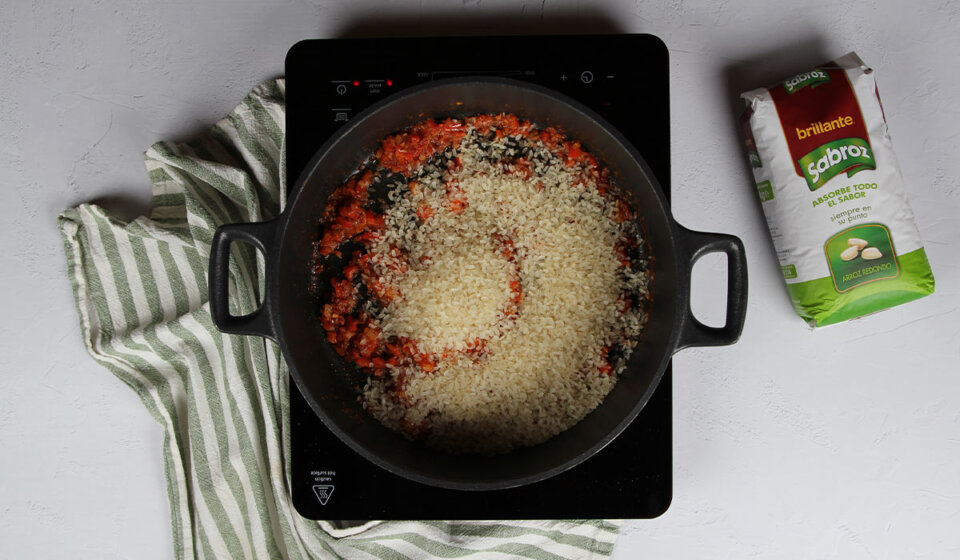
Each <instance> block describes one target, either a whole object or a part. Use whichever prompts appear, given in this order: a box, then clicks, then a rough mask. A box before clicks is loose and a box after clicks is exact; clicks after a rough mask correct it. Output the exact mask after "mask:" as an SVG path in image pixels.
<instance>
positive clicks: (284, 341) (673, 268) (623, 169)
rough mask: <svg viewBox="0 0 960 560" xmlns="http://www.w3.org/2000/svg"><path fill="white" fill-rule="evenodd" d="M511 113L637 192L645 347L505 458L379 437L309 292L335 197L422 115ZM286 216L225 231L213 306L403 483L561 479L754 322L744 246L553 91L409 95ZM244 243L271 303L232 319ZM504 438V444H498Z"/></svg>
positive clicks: (396, 100) (501, 82) (346, 132)
mask: <svg viewBox="0 0 960 560" xmlns="http://www.w3.org/2000/svg"><path fill="white" fill-rule="evenodd" d="M502 112H507V113H514V114H516V115H518V116H519V117H521V118H523V119H527V120H530V121H533V122H535V123H538V124H540V125H544V126H553V127H556V128H558V129H560V130H561V131H563V132H564V133H566V134H567V135H568V136H570V137H571V138H574V139H576V140H579V141H580V142H581V143H582V144H583V146H584V147H585V149H587V150H588V151H589V152H590V153H592V154H593V155H594V156H596V157H597V158H598V160H599V161H600V162H601V164H603V165H605V166H606V167H607V168H608V169H609V170H610V172H611V176H612V177H613V179H614V182H615V183H616V184H617V185H618V186H619V187H620V188H621V189H623V190H626V191H628V192H629V193H630V195H631V196H632V198H633V202H634V204H635V205H636V208H637V210H638V213H639V216H640V218H639V219H640V221H641V222H642V227H643V230H644V231H645V232H646V237H647V239H648V242H649V245H650V251H651V253H652V255H653V258H654V266H653V272H654V285H653V302H652V304H651V306H650V309H649V315H650V318H649V322H648V324H647V327H646V330H645V333H644V336H643V341H642V343H641V344H640V345H639V346H638V347H637V349H636V350H635V351H634V353H633V355H632V356H631V358H630V360H629V362H628V365H627V369H626V371H624V372H623V374H622V375H621V377H620V380H619V382H618V383H617V385H616V386H615V387H614V389H613V391H612V392H611V393H610V394H609V395H608V396H607V398H606V399H605V400H604V401H603V403H602V404H601V405H600V406H599V407H598V408H597V409H596V410H594V411H593V412H591V413H590V414H589V415H588V416H587V417H586V418H584V419H583V420H582V421H581V422H580V423H578V424H576V425H575V426H573V427H572V428H570V429H569V430H567V431H565V432H563V433H561V434H559V435H557V436H556V437H554V438H552V439H550V440H548V441H546V442H544V443H542V444H540V445H537V446H534V447H528V448H523V449H518V450H515V451H512V452H510V453H507V454H503V455H497V456H477V455H452V454H448V453H444V452H442V451H438V450H435V449H432V448H429V447H427V446H425V445H423V444H422V443H417V442H410V441H408V440H406V439H404V438H403V437H402V436H400V435H398V434H396V433H394V432H392V431H390V430H388V429H387V428H385V427H383V426H382V425H381V424H380V423H379V422H378V421H377V420H376V419H374V418H373V417H372V416H370V415H368V414H367V413H366V412H365V411H364V410H363V409H362V407H361V406H360V405H359V403H358V402H357V393H356V389H355V384H356V372H354V371H352V369H351V368H350V367H348V366H347V365H346V364H345V363H344V361H343V360H342V358H340V356H338V355H337V354H336V352H335V351H334V350H333V348H332V347H331V346H330V345H329V344H328V343H327V342H326V337H325V333H324V331H323V329H322V327H321V326H320V322H319V320H318V319H317V314H318V310H319V309H318V303H317V301H316V300H315V297H314V296H312V295H311V291H310V283H311V277H310V276H311V272H310V263H311V258H312V250H313V247H312V243H313V241H314V240H316V239H317V237H318V222H319V218H320V214H321V212H322V210H323V207H324V204H325V203H326V201H327V198H328V196H329V195H330V193H331V192H332V191H333V190H334V189H335V188H336V187H337V186H339V185H340V184H341V183H342V182H343V181H344V179H345V178H346V177H347V176H349V175H350V174H351V173H353V172H354V171H356V170H357V168H358V167H359V166H360V164H361V163H362V162H363V161H364V160H365V159H367V158H368V157H369V156H370V155H371V154H372V153H373V151H374V150H375V148H376V147H377V145H378V144H379V142H380V141H381V140H382V139H383V138H384V137H386V136H388V135H390V134H391V133H394V132H397V131H399V130H400V129H403V128H405V127H407V126H410V125H412V124H414V123H416V122H418V121H421V120H423V119H425V118H428V117H432V118H435V119H440V118H445V117H464V116H469V115H473V114H478V113H502ZM294 190H295V192H294V193H293V195H292V197H291V199H290V201H289V204H288V206H287V208H286V209H285V210H284V212H283V213H282V214H281V216H280V217H279V218H277V219H275V220H273V221H270V222H263V223H248V224H232V225H226V226H223V227H221V228H219V229H218V230H217V233H216V235H215V236H214V240H213V248H212V254H211V261H210V277H209V278H210V304H211V312H212V314H213V319H214V322H215V323H216V325H217V327H219V328H220V330H222V331H223V332H226V333H234V334H245V335H257V336H264V337H268V338H271V339H273V340H275V341H276V342H277V343H279V344H280V347H281V348H282V350H283V355H284V357H285V358H286V361H287V365H288V366H289V369H290V372H291V375H292V376H293V379H294V381H295V382H296V384H297V386H298V387H299V389H300V391H301V392H302V393H303V396H304V397H306V400H307V401H308V402H309V403H310V406H311V407H312V408H313V410H314V411H315V412H316V414H317V415H318V416H319V417H320V419H321V420H322V421H323V423H324V424H325V425H326V426H327V427H328V428H329V429H330V430H331V431H333V432H334V433H335V434H336V435H337V436H339V438H340V439H341V440H343V441H344V442H345V443H346V444H347V445H349V446H350V447H351V448H353V449H354V450H355V451H356V452H357V453H360V454H361V455H363V456H364V457H366V458H367V459H369V460H370V461H373V462H374V463H376V464H377V465H379V466H381V467H383V468H385V469H387V470H389V471H391V472H394V473H396V474H398V475H401V476H404V477H406V478H409V479H412V480H415V481H418V482H422V483H425V484H430V485H433V486H439V487H444V488H452V489H461V490H491V489H502V488H510V487H514V486H520V485H523V484H529V483H533V482H536V481H539V480H543V479H545V478H548V477H550V476H553V475H556V474H559V473H561V472H563V471H565V470H567V469H569V468H571V467H573V466H575V465H577V464H579V463H580V462H582V461H584V460H586V459H588V458H589V457H590V456H591V455H593V454H594V453H596V452H597V451H599V450H600V449H602V448H603V447H604V446H605V445H607V444H608V443H610V441H612V440H613V438H615V437H617V435H618V434H620V432H622V431H623V430H624V428H626V427H627V425H629V424H630V422H631V421H633V419H634V418H635V417H636V416H637V414H638V413H639V412H640V410H641V409H642V408H643V406H644V405H645V404H646V403H647V401H648V400H649V398H650V396H651V395H652V394H653V391H654V389H656V387H657V384H658V383H659V382H660V378H661V377H662V376H663V371H664V369H665V368H666V365H667V363H668V361H669V360H670V358H671V356H672V355H673V354H674V353H675V352H677V351H678V350H681V349H683V348H686V347H690V346H717V345H726V344H732V343H734V342H736V340H737V338H738V337H739V336H740V331H741V330H742V328H743V321H744V315H745V312H746V296H747V269H746V259H745V256H744V250H743V244H742V243H741V242H740V240H739V239H738V238H736V237H733V236H730V235H723V234H718V233H702V232H695V231H691V230H688V229H686V228H684V227H682V226H680V225H679V224H677V222H676V221H674V219H673V217H672V216H671V215H670V211H669V209H668V207H667V202H666V200H665V198H664V195H663V192H662V191H661V189H660V187H659V185H658V184H657V182H656V180H655V178H654V176H653V174H652V173H651V172H650V169H649V168H648V167H647V165H646V163H645V162H644V161H643V158H642V157H641V156H640V154H639V153H637V151H636V150H635V149H634V148H633V146H631V145H630V143H629V142H628V141H627V140H626V139H625V138H624V137H623V135H621V134H620V133H619V132H617V131H616V130H615V129H614V128H613V127H612V126H611V125H610V124H608V123H607V122H605V121H604V120H603V119H602V118H600V117H599V116H598V115H597V114H596V113H594V112H593V111H591V110H589V109H587V108H586V107H584V106H582V105H581V104H579V103H577V102H576V101H574V100H572V99H569V98H567V97H565V96H563V95H561V94H559V93H556V92H553V91H551V90H548V89H545V88H542V87H537V86H534V85H531V84H527V83H523V82H518V81H513V80H507V79H498V78H466V79H453V80H443V81H437V82H433V83H430V84H426V85H423V86H420V87H414V88H410V89H407V90H404V91H402V92H400V93H398V94H395V95H393V96H391V97H390V98H388V99H385V100H384V101H383V102H381V103H379V104H377V105H375V106H373V107H371V108H369V109H368V110H366V111H364V112H363V113H361V114H359V115H358V116H357V117H356V118H355V119H353V120H352V121H350V123H349V124H347V125H344V127H343V128H342V129H341V130H340V131H339V132H338V133H337V134H336V135H334V136H333V137H332V138H330V140H328V141H327V142H326V143H325V144H324V145H323V147H322V148H320V150H319V151H318V152H317V155H316V156H315V157H314V159H313V161H312V162H311V163H310V165H309V166H308V167H307V169H306V171H305V172H304V173H303V175H301V177H300V178H299V179H298V180H297V183H296V184H295V185H294ZM234 241H244V242H248V243H252V244H253V245H255V246H256V247H257V248H258V249H259V250H260V251H261V252H263V254H264V256H265V262H266V290H265V294H264V297H263V304H262V306H261V307H260V308H259V309H258V310H257V311H256V312H254V313H251V314H250V315H246V316H243V317H235V316H232V315H230V312H229V306H228V280H229V272H228V267H227V266H228V260H229V254H230V244H231V243H232V242H234ZM710 252H723V253H726V255H727V265H728V266H727V270H728V281H727V286H728V294H727V313H726V324H725V326H723V327H721V328H714V327H708V326H705V325H703V324H702V323H701V322H699V321H698V320H697V319H696V318H694V316H693V315H692V313H691V311H690V273H691V269H692V268H693V263H694V262H695V261H696V260H697V259H698V258H699V257H700V256H702V255H704V254H706V253H710ZM491 437H496V434H491Z"/></svg>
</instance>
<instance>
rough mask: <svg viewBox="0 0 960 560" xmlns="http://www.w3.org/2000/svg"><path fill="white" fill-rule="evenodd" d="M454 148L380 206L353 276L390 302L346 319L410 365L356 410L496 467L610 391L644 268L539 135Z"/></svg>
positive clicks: (476, 135)
mask: <svg viewBox="0 0 960 560" xmlns="http://www.w3.org/2000/svg"><path fill="white" fill-rule="evenodd" d="M462 134H463V135H462V138H460V139H459V142H454V143H453V144H452V145H451V146H450V147H449V148H447V149H446V151H445V152H444V153H443V155H442V158H441V159H442V160H443V161H444V162H446V164H444V165H424V166H421V167H418V168H416V170H414V171H411V172H409V175H410V178H409V181H408V184H407V185H404V186H403V187H398V188H394V189H392V190H391V191H390V192H389V195H388V196H389V202H388V204H387V205H386V208H385V210H384V212H383V227H382V228H380V229H378V230H377V234H376V235H375V236H371V239H370V241H369V243H368V245H369V248H368V253H367V257H366V259H367V261H366V262H367V263H368V264H367V268H366V269H365V270H364V272H363V273H362V275H363V276H362V277H363V278H364V281H366V282H371V281H373V280H375V281H377V282H380V285H381V286H386V288H383V290H382V291H383V292H389V294H390V295H389V296H384V297H382V298H380V299H379V300H378V298H375V297H371V298H368V299H366V300H365V301H364V302H363V303H362V305H361V304H358V305H360V306H361V307H362V309H361V313H362V314H364V315H365V316H366V317H367V318H368V319H369V325H368V326H367V327H365V329H369V332H372V333H376V334H377V336H378V340H384V341H405V344H406V346H405V347H406V348H408V349H411V348H415V355H418V356H421V359H406V360H393V361H392V363H386V364H385V366H384V367H383V368H382V369H381V370H379V371H377V372H376V373H378V374H376V375H370V376H369V377H368V380H367V383H366V385H365V387H363V390H362V394H361V396H360V398H361V402H362V404H363V406H364V408H365V409H366V410H367V411H369V412H370V413H371V414H372V415H373V416H375V417H376V418H377V419H379V420H380V421H381V422H382V423H384V424H385V425H386V426H388V427H390V428H392V429H394V430H396V431H399V432H401V433H404V434H406V435H408V436H410V437H415V438H419V439H423V440H425V441H426V443H427V444H429V445H434V446H437V447H440V448H443V449H445V450H448V451H452V452H457V453H500V452H506V451H509V450H511V449H514V448H517V447H520V446H529V445H535V444H538V443H541V442H544V441H546V440H547V439H549V438H551V437H553V436H554V435H556V434H558V433H560V432H562V431H564V430H566V429H567V428H569V427H571V426H573V425H574V424H576V423H577V422H579V421H580V420H581V419H583V418H584V417H585V416H586V415H587V414H588V413H589V412H590V411H592V410H593V409H594V408H596V407H597V406H598V405H599V404H600V403H601V402H602V401H603V399H604V397H605V396H606V395H607V394H608V393H609V392H610V391H611V390H612V389H613V387H614V385H615V384H616V382H617V377H618V374H619V373H620V371H621V370H622V369H623V368H624V365H625V362H626V359H627V357H629V354H630V352H631V350H632V348H633V347H634V346H635V345H636V343H637V340H638V338H639V335H640V332H641V330H642V328H643V325H644V323H645V322H646V315H645V312H644V305H642V304H638V303H636V302H638V301H641V302H642V301H644V300H646V298H647V297H648V283H649V282H650V277H649V273H648V272H647V271H648V269H649V267H648V263H647V257H646V256H645V252H644V251H642V250H641V251H639V252H637V254H635V255H634V256H633V257H632V258H631V259H630V260H629V262H625V259H624V251H623V249H622V246H623V243H624V241H625V240H626V241H627V242H628V245H630V244H632V246H635V247H644V246H645V245H644V243H643V241H642V240H641V239H639V231H638V228H637V225H636V222H635V220H633V219H625V217H624V203H623V201H622V199H620V198H618V197H617V196H614V195H613V194H612V193H609V192H606V191H607V189H608V188H609V184H608V182H607V181H606V179H605V176H604V174H602V173H598V172H597V169H596V168H595V167H596V166H595V165H594V168H593V169H590V165H589V162H590V161H594V162H595V160H592V158H591V157H589V156H588V155H587V156H585V157H579V158H571V157H570V156H569V153H566V156H565V153H564V152H563V151H562V150H561V149H560V148H559V147H558V145H557V143H556V142H553V143H552V145H548V142H549V138H550V137H549V136H547V137H546V139H545V137H544V136H538V135H536V134H533V135H529V136H528V135H525V134H522V133H521V134H514V135H508V134H502V135H494V134H491V133H488V132H487V131H486V130H478V127H477V124H476V123H473V124H471V125H469V126H467V127H466V129H465V131H464V132H463V133H462ZM569 145H570V143H569V142H567V143H566V144H561V145H560V146H569ZM576 148H577V151H576V152H575V153H574V155H578V154H582V153H583V152H580V151H579V145H576ZM518 158H519V159H518ZM585 162H587V163H585ZM401 260H402V264H399V265H398V262H399V261H401ZM631 294H632V295H631ZM631 302H633V303H632V304H631ZM364 332H367V331H364ZM356 336H360V335H356ZM612 348H616V349H617V351H616V353H617V354H618V355H617V356H612V355H611V349H612ZM368 365H369V364H368Z"/></svg>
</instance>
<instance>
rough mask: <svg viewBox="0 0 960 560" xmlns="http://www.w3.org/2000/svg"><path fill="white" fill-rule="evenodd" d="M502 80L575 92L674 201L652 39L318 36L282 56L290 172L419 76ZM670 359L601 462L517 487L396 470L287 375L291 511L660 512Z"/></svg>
mask: <svg viewBox="0 0 960 560" xmlns="http://www.w3.org/2000/svg"><path fill="white" fill-rule="evenodd" d="M463 76H503V77H509V78H513V79H517V80H523V81H527V82H531V83H535V84H539V85H541V86H545V87H548V88H552V89H555V90H557V91H559V92H561V93H563V94H566V95H568V96H570V97H572V98H574V99H576V100H578V101H580V102H581V103H583V104H585V105H587V106H588V107H590V108H591V109H593V110H594V111H596V112H597V113H599V114H600V115H601V116H602V117H603V118H605V119H606V120H607V121H609V122H610V123H611V124H613V126H614V127H616V128H617V129H618V130H620V132H622V133H623V134H624V135H625V136H626V137H627V139H628V140H629V141H630V142H631V143H633V145H634V146H635V147H636V148H637V149H638V150H639V152H640V153H641V154H642V155H643V157H644V159H645V160H646V162H647V164H648V165H649V166H650V168H651V169H652V170H653V173H654V175H656V177H657V179H658V181H659V183H660V185H661V186H662V188H663V189H664V190H665V194H666V195H667V197H668V199H669V194H670V152H669V147H670V142H669V139H670V129H669V113H670V111H669V86H668V77H669V71H668V59H667V49H666V47H665V46H664V45H663V43H662V42H661V41H660V40H659V39H657V38H656V37H654V36H652V35H640V34H637V35H572V36H510V37H450V38H416V39H415V38H409V39H394V38H391V39H331V40H309V41H303V42H300V43H298V44H297V45H295V46H294V47H293V48H292V49H291V50H290V52H289V54H288V56H287V60H286V94H287V113H286V133H287V177H288V180H290V181H291V184H295V182H294V180H295V179H296V178H297V177H298V176H299V175H300V173H301V172H302V171H303V170H304V168H305V167H306V166H307V164H308V163H309V161H310V160H311V159H312V157H313V155H314V154H315V152H316V151H317V149H318V148H320V146H321V145H322V144H323V143H324V142H325V141H326V140H327V139H328V138H330V136H332V135H333V134H334V133H335V132H336V131H337V130H338V129H339V128H340V127H341V126H343V125H344V124H345V123H347V122H350V120H351V119H352V118H354V117H355V116H356V115H357V114H358V113H359V112H360V111H362V110H363V109H365V108H367V107H369V106H370V105H372V104H374V103H377V102H378V101H380V100H382V99H384V98H386V97H388V96H389V95H391V94H393V93H395V92H398V91H402V90H403V89H404V88H408V87H411V86H414V85H418V84H423V83H426V82H430V81H433V80H438V79H442V78H450V77H463ZM671 397H672V367H671V366H668V367H667V371H666V373H665V375H664V377H663V380H662V381H661V382H660V385H659V387H658V388H657V390H656V392H655V393H654V394H653V397H652V398H651V399H650V401H649V403H648V404H647V405H646V407H644V409H643V410H642V411H641V413H640V415H639V416H637V418H636V419H635V420H634V421H633V423H631V424H630V426H629V427H627V429H626V430H624V431H623V433H621V434H620V435H619V436H618V437H617V438H616V439H614V441H613V442H612V443H610V444H609V445H608V446H606V447H605V448H603V449H602V450H601V451H599V452H598V453H596V454H595V455H594V456H593V457H591V458H589V459H587V460H586V461H584V462H583V463H581V464H579V465H577V466H576V467H573V468H571V469H569V470H567V471H566V472H563V473H561V474H559V475H556V476H554V477H551V478H548V479H546V480H543V481H540V482H537V483H533V484H529V485H525V486H521V487H518V488H512V489H507V490H486V491H467V490H448V489H442V488H437V487H433V486H427V485H424V484H421V483H419V482H414V481H411V480H408V479H406V478H403V477H400V476H398V475H395V474H393V473H391V472H388V471H386V470H384V469H382V468H381V467H379V466H377V465H375V464H373V463H371V462H370V461H368V460H367V459H365V458H364V457H362V456H360V455H359V454H357V453H356V452H355V451H353V450H352V449H350V448H349V447H348V446H347V445H346V444H344V443H343V442H341V441H340V440H339V439H338V438H337V436H336V435H334V434H333V433H332V432H330V431H329V430H328V429H327V428H326V427H325V426H324V424H323V423H322V422H321V421H320V419H319V418H318V417H317V416H316V415H315V414H314V412H313V410H312V409H311V408H310V405H309V404H308V403H307V401H306V399H305V398H304V397H303V396H302V395H301V394H300V392H299V390H298V389H297V387H296V384H295V383H293V380H292V379H291V383H290V403H289V405H290V407H289V414H290V447H291V454H292V466H291V485H292V493H293V501H294V506H295V507H296V509H297V511H298V512H299V513H300V515H302V516H304V517H306V518H309V519H325V520H369V519H388V520H389V519H575V518H581V519H582V518H631V519H637V518H652V517H656V516H658V515H660V514H662V513H663V512H664V511H666V509H667V507H669V505H670V500H671V497H672V490H673V487H672V476H671V475H672V473H671V471H672V453H671V451H672V448H671V439H672V419H671V416H672V407H671Z"/></svg>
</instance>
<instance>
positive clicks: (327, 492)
mask: <svg viewBox="0 0 960 560" xmlns="http://www.w3.org/2000/svg"><path fill="white" fill-rule="evenodd" d="M313 493H314V494H316V495H317V499H318V500H320V505H321V506H325V505H327V502H329V501H330V496H332V495H333V485H331V484H317V485H316V486H314V487H313Z"/></svg>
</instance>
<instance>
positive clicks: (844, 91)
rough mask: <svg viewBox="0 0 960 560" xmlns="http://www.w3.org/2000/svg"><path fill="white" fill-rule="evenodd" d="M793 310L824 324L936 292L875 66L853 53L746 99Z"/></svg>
mask: <svg viewBox="0 0 960 560" xmlns="http://www.w3.org/2000/svg"><path fill="white" fill-rule="evenodd" d="M741 97H742V98H743V99H744V100H745V101H746V104H747V109H746V111H745V112H744V114H743V117H742V123H743V129H744V136H745V141H746V145H747V153H748V156H749V158H750V165H751V167H752V168H753V174H754V178H755V180H756V188H757V192H758V193H759V195H760V200H761V206H762V207H763V212H764V214H765V215H766V219H767V225H768V227H769V229H770V235H771V236H772V237H773V243H774V246H775V247H776V250H777V257H778V258H779V260H780V268H781V270H782V272H783V278H784V280H785V281H786V283H787V288H788V290H789V292H790V298H791V299H792V300H793V306H794V308H795V309H796V310H797V313H799V314H800V316H801V317H803V318H804V319H805V320H806V321H807V322H808V323H809V324H810V325H811V326H813V327H820V326H824V325H830V324H833V323H838V322H840V321H845V320H847V319H853V318H855V317H860V316H862V315H866V314H868V313H873V312H876V311H880V310H882V309H887V308H889V307H893V306H895V305H899V304H901V303H905V302H908V301H911V300H914V299H917V298H920V297H923V296H925V295H928V294H932V293H933V290H934V280H933V273H932V272H931V270H930V264H929V262H928V261H927V255H926V253H925V252H924V250H923V243H922V241H921V239H920V234H919V232H918V231H917V227H916V225H915V224H914V219H913V212H912V211H911V210H910V206H909V204H908V202H907V196H906V190H905V188H904V182H903V177H902V176H901V174H900V167H899V165H898V164H897V159H896V156H895V155H894V153H893V144H892V143H891V141H890V134H889V132H888V130H887V122H886V119H885V117H884V114H883V107H881V105H880V97H879V92H878V90H877V85H876V82H875V80H874V74H873V70H871V69H870V68H868V67H867V66H866V65H864V63H863V61H861V60H860V58H859V57H858V56H857V55H856V54H854V53H850V54H848V55H846V56H843V57H840V58H838V59H837V60H836V61H834V62H830V63H827V64H825V65H823V66H820V67H818V68H815V69H813V70H811V71H809V72H804V73H802V74H798V75H796V76H793V77H790V78H788V79H787V80H784V81H783V82H780V83H778V84H775V85H772V86H770V87H767V88H761V89H756V90H753V91H748V92H746V93H744V94H742V95H741Z"/></svg>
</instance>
